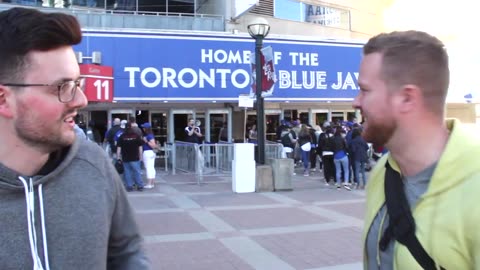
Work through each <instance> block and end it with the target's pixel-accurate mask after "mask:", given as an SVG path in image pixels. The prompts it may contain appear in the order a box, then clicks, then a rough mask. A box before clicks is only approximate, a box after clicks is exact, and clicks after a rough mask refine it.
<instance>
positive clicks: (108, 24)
mask: <svg viewBox="0 0 480 270" xmlns="http://www.w3.org/2000/svg"><path fill="white" fill-rule="evenodd" d="M59 2H61V1H59ZM14 6H30V7H34V8H37V9H40V10H41V11H45V12H58V11H61V12H65V13H70V14H72V15H74V16H75V17H77V19H78V20H79V22H80V24H81V25H82V27H84V28H101V29H103V28H107V29H115V28H124V29H153V30H158V29H169V30H193V31H221V32H223V31H225V20H224V16H223V15H217V14H200V13H177V12H150V11H137V10H122V9H118V8H117V9H112V8H111V7H106V8H105V7H84V6H75V5H74V6H69V7H63V5H57V4H54V5H51V3H49V2H46V1H40V0H36V1H35V0H19V2H17V3H0V10H6V9H9V8H12V7H14Z"/></svg>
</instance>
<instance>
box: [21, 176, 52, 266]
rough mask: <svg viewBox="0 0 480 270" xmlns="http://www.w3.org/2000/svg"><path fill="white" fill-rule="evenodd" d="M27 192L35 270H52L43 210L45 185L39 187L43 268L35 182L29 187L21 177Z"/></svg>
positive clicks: (30, 238)
mask: <svg viewBox="0 0 480 270" xmlns="http://www.w3.org/2000/svg"><path fill="white" fill-rule="evenodd" d="M19 179H20V181H21V182H22V184H23V188H24V190H25V202H26V204H27V222H28V239H29V241H30V251H31V253H32V260H33V270H50V266H49V263H48V251H47V234H46V229H45V213H44V208H43V192H42V191H43V189H42V187H43V185H42V184H40V185H39V186H38V194H39V201H40V218H41V224H42V240H43V253H44V254H43V255H44V259H45V266H46V268H43V265H42V260H41V259H40V257H39V255H38V251H37V233H36V230H35V193H34V189H33V181H32V178H30V181H29V185H28V184H27V181H26V180H25V179H24V178H23V177H19Z"/></svg>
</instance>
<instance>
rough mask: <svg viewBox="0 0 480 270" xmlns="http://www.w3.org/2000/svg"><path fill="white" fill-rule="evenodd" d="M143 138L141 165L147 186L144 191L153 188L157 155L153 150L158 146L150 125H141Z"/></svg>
mask: <svg viewBox="0 0 480 270" xmlns="http://www.w3.org/2000/svg"><path fill="white" fill-rule="evenodd" d="M142 128H143V131H144V134H145V135H144V136H143V159H142V160H143V165H144V167H145V172H146V175H147V184H146V185H145V186H144V188H146V189H151V188H154V187H155V175H156V171H155V158H156V157H157V154H156V153H155V151H154V149H158V145H157V143H156V141H155V136H154V135H153V131H152V125H151V124H150V123H148V122H147V123H144V124H143V125H142Z"/></svg>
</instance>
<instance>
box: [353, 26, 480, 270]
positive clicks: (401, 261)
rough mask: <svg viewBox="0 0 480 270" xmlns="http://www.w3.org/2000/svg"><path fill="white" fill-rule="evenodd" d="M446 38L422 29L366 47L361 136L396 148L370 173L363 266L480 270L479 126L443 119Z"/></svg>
mask: <svg viewBox="0 0 480 270" xmlns="http://www.w3.org/2000/svg"><path fill="white" fill-rule="evenodd" d="M449 78H450V71H449V60H448V54H447V51H446V49H445V45H444V44H443V43H442V42H441V41H440V40H439V39H437V38H436V37H434V36H432V35H429V34H428V33H425V32H420V31H402V32H392V33H384V34H380V35H377V36H375V37H372V38H371V39H370V40H369V41H368V42H367V43H366V44H365V46H364V47H363V59H362V60H361V64H360V69H359V77H358V84H359V86H360V88H361V89H360V91H359V94H358V96H357V97H356V98H355V100H354V101H353V107H354V108H355V109H356V110H359V111H360V112H361V115H362V117H363V119H365V123H364V125H363V128H364V129H363V132H362V137H363V138H364V139H365V141H367V142H370V143H373V144H374V145H382V146H385V147H386V148H387V149H388V151H389V152H388V153H386V154H385V155H383V156H382V157H381V158H380V159H379V160H378V163H377V164H376V165H375V167H374V169H373V170H372V172H371V174H370V179H369V181H368V184H367V192H366V200H367V201H366V214H365V228H364V232H363V242H362V246H363V247H364V269H381V270H383V269H396V270H417V269H426V270H433V269H446V270H452V269H455V270H456V269H480V230H479V229H478V224H479V223H480V207H476V205H478V197H479V191H480V160H479V158H478V157H479V156H480V143H479V140H478V133H473V132H471V131H470V130H469V129H467V128H465V127H464V126H462V124H461V123H460V122H459V121H458V120H454V119H449V120H446V119H445V108H446V106H445V101H446V98H447V93H448V89H449Z"/></svg>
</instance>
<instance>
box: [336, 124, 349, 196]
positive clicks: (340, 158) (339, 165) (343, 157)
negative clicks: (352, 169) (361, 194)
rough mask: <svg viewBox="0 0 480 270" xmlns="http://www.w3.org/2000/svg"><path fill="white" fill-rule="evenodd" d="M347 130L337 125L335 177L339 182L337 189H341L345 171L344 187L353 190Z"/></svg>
mask: <svg viewBox="0 0 480 270" xmlns="http://www.w3.org/2000/svg"><path fill="white" fill-rule="evenodd" d="M346 135H347V134H346V133H345V130H344V129H342V128H341V127H337V129H336V130H335V136H334V138H333V163H334V164H335V179H336V182H337V189H340V186H341V180H342V171H343V187H344V188H345V189H346V190H351V188H350V186H349V182H348V181H349V179H350V178H349V166H348V155H347V153H348V148H347V142H346V140H345V137H346Z"/></svg>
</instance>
